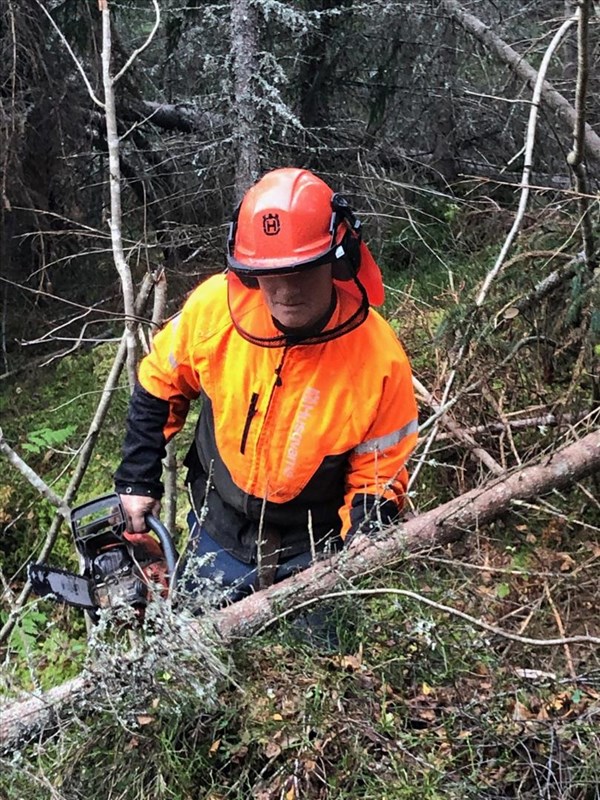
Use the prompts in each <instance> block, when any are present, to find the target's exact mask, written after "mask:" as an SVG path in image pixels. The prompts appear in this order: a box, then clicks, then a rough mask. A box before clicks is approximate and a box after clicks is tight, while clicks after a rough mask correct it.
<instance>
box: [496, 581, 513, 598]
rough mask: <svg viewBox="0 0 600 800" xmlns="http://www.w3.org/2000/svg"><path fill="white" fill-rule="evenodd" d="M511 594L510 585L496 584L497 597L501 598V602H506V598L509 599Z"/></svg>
mask: <svg viewBox="0 0 600 800" xmlns="http://www.w3.org/2000/svg"><path fill="white" fill-rule="evenodd" d="M509 594H510V586H509V585H508V583H498V584H496V596H497V597H499V598H500V600H504V598H505V597H508V595H509Z"/></svg>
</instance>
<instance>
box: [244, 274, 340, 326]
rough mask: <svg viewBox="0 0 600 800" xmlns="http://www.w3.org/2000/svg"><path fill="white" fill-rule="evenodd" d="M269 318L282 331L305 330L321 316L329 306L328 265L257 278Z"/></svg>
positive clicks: (329, 275)
mask: <svg viewBox="0 0 600 800" xmlns="http://www.w3.org/2000/svg"><path fill="white" fill-rule="evenodd" d="M257 280H258V285H259V286H260V289H261V291H262V293H263V296H264V298H265V302H266V304H267V306H268V308H269V311H270V312H271V315H272V316H273V317H274V318H275V319H276V320H277V322H279V324H280V325H283V327H284V328H307V327H310V326H311V325H314V324H315V322H317V321H318V320H319V319H320V318H321V317H323V316H324V315H325V313H326V312H327V309H328V308H329V305H330V303H331V291H332V286H333V278H332V277H331V265H330V264H323V265H321V266H320V267H314V269H308V270H305V271H304V272H296V273H290V274H289V275H273V276H269V277H265V278H258V279H257Z"/></svg>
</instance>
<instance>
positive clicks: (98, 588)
mask: <svg viewBox="0 0 600 800" xmlns="http://www.w3.org/2000/svg"><path fill="white" fill-rule="evenodd" d="M70 521H71V530H72V532H73V539H74V542H75V547H76V549H77V552H78V554H79V557H80V562H81V565H82V569H81V574H79V575H78V574H76V573H73V572H68V571H66V570H62V569H56V568H53V567H50V566H48V565H47V564H30V566H29V570H28V572H29V580H30V582H31V585H32V588H33V591H34V592H35V593H36V594H37V595H39V596H40V597H46V596H49V595H51V596H53V597H54V599H56V600H58V601H60V602H64V603H68V604H69V605H73V606H76V607H78V608H84V609H86V610H87V611H88V612H91V615H92V617H93V618H96V616H97V612H98V611H100V610H101V609H105V608H116V607H123V606H133V607H134V608H138V609H139V608H143V607H144V606H145V605H146V603H147V602H148V600H149V599H150V596H151V591H152V585H153V584H154V585H155V584H156V583H157V582H160V583H161V584H162V586H163V591H162V592H161V593H163V594H164V593H165V592H166V591H167V590H168V586H169V580H170V579H171V578H172V577H173V576H174V575H175V571H176V566H177V560H178V555H177V551H176V549H175V546H174V544H173V540H172V538H171V536H170V534H169V532H168V531H167V529H166V528H165V527H164V525H163V524H162V523H161V522H160V521H159V520H158V519H156V517H153V516H152V515H148V516H147V517H146V522H147V524H148V528H149V530H152V531H153V532H155V533H156V534H157V536H158V539H159V542H160V545H161V549H162V552H163V555H164V561H165V562H166V569H164V568H162V565H161V561H160V560H157V558H156V556H153V555H151V554H150V553H148V552H145V551H144V549H143V548H140V547H139V546H137V545H132V544H131V542H129V541H128V540H127V538H126V537H125V531H126V518H125V512H124V511H123V507H122V505H121V501H120V499H119V496H118V495H116V494H111V495H106V496H105V497H100V498H98V499H96V500H92V501H91V502H89V503H84V504H83V505H81V506H77V507H76V508H74V509H73V510H72V512H71V520H70ZM159 565H161V566H160V567H159Z"/></svg>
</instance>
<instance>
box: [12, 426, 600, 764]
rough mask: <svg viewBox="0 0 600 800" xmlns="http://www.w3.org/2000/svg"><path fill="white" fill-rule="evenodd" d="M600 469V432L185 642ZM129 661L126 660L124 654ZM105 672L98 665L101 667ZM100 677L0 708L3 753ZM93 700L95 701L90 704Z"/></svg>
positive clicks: (262, 614)
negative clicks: (518, 501)
mask: <svg viewBox="0 0 600 800" xmlns="http://www.w3.org/2000/svg"><path fill="white" fill-rule="evenodd" d="M599 469H600V431H595V432H593V433H589V434H588V435H587V436H585V437H583V438H582V439H580V440H578V441H576V442H573V443H572V444H569V445H566V446H565V447H563V448H561V449H559V450H557V451H556V452H555V453H554V454H549V455H548V456H547V457H546V458H544V459H542V460H540V461H539V462H538V463H537V464H534V465H532V466H528V467H523V468H522V469H520V470H518V471H516V472H513V473H512V474H511V475H508V476H503V477H501V478H498V479H496V480H494V481H492V482H490V483H488V484H486V485H485V486H482V487H480V488H477V489H473V490H471V491H470V492H466V493H465V494H463V495H460V496H459V497H456V498H455V499H454V500H451V501H450V502H448V503H445V504H444V505H442V506H438V507H437V508H434V509H432V510H431V511H428V512H426V513H425V514H421V515H419V516H418V517H415V518H413V519H411V520H409V521H408V522H405V523H403V524H400V525H397V526H394V527H391V528H390V529H388V530H387V531H386V535H385V538H382V539H378V540H376V541H371V540H369V539H366V538H364V537H361V538H360V539H358V540H357V542H356V544H355V545H353V546H352V547H350V548H349V549H348V550H344V551H342V553H340V554H339V555H338V556H336V557H334V558H332V559H330V560H328V561H322V562H319V563H317V564H315V565H314V566H312V567H310V568H309V569H307V570H305V571H304V572H301V573H299V574H298V575H295V576H294V577H292V578H289V579H288V580H286V581H283V582H282V583H280V584H277V585H275V586H272V587H271V588H269V589H267V590H265V591H262V592H257V593H256V594H254V595H251V596H250V597H248V598H246V599H245V600H242V601H240V602H239V603H235V604H234V605H232V606H229V607H228V608H225V609H223V610H220V611H215V612H212V613H211V614H208V615H206V616H205V617H203V618H201V619H199V620H198V621H194V622H190V623H189V624H188V625H187V626H186V629H185V631H184V632H183V638H182V642H183V643H184V644H185V645H186V646H187V647H188V648H190V647H194V643H195V642H198V641H201V642H203V645H204V647H206V643H207V640H210V638H211V636H212V637H213V638H214V632H216V633H217V634H218V638H219V641H220V642H221V643H225V644H226V643H228V642H231V641H232V640H233V639H234V638H238V637H246V636H250V635H251V634H253V633H254V632H256V631H257V630H258V629H260V628H262V627H263V626H265V625H266V624H268V623H269V622H272V621H273V620H274V619H276V618H277V615H278V613H280V612H281V610H282V609H289V608H290V607H292V606H295V605H298V604H300V603H303V602H306V601H309V600H314V599H315V598H318V597H320V596H322V595H324V594H326V593H327V592H331V591H332V590H334V589H335V588H336V586H338V585H339V584H340V583H342V582H344V584H346V585H347V581H348V579H351V578H354V577H357V576H360V575H362V574H364V573H365V571H367V570H369V571H371V570H373V569H376V568H378V567H383V566H386V565H389V564H390V562H391V561H393V560H394V559H398V558H400V557H402V555H403V554H405V553H407V552H411V553H414V552H417V551H420V550H424V549H431V548H432V547H435V546H437V545H441V544H446V543H449V542H452V541H456V540H458V539H460V538H462V537H463V536H464V535H465V533H467V532H468V531H470V530H472V529H473V528H474V527H475V526H479V525H482V524H484V523H487V522H490V521H491V520H493V519H495V518H497V517H499V516H501V515H502V514H504V513H506V512H507V511H509V510H510V508H511V505H512V503H514V501H516V500H527V499H531V498H534V497H538V496H539V495H543V494H545V493H547V492H549V491H552V490H553V489H561V488H565V487H567V486H569V485H571V484H573V483H575V482H576V481H579V480H581V479H582V478H584V477H586V476H587V475H590V474H592V473H593V472H595V471H597V470H599ZM124 662H125V658H124ZM99 671H100V670H98V672H99ZM97 683H98V679H97V677H96V678H95V677H94V674H93V672H92V674H90V675H83V676H80V677H77V678H74V679H73V680H71V681H68V682H67V683H65V684H62V685H61V686H58V687H56V688H54V689H51V690H50V691H47V692H44V693H42V694H40V695H37V696H35V697H31V698H29V699H27V700H25V701H18V702H14V703H12V704H5V705H4V707H0V750H3V751H7V750H10V749H11V748H12V747H14V746H15V745H17V744H19V743H21V742H24V741H27V740H29V739H30V738H31V737H32V736H33V735H35V734H36V733H37V732H39V731H40V729H43V728H45V727H46V726H51V725H52V724H54V720H55V719H56V715H57V713H58V712H60V713H61V715H62V716H64V715H65V713H66V712H65V709H67V711H68V706H72V705H73V704H75V703H76V702H77V701H78V700H79V699H80V698H82V697H86V698H87V697H88V696H89V695H91V694H92V693H93V691H94V689H95V687H96V686H97ZM88 705H89V704H88Z"/></svg>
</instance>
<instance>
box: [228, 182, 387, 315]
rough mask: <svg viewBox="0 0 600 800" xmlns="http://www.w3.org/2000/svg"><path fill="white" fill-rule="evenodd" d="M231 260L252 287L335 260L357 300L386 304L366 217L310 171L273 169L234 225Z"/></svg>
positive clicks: (340, 276)
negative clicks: (260, 281)
mask: <svg viewBox="0 0 600 800" xmlns="http://www.w3.org/2000/svg"><path fill="white" fill-rule="evenodd" d="M227 264H228V267H229V269H230V270H231V272H233V273H234V274H235V275H236V276H237V277H238V278H239V279H240V280H241V282H242V283H243V284H244V285H245V286H247V287H254V286H256V285H257V283H256V278H258V277H264V276H268V275H276V274H289V273H290V272H298V271H303V270H307V269H311V268H313V267H317V266H319V265H321V264H331V265H332V268H333V272H332V274H333V278H334V280H336V281H344V282H345V288H346V289H347V290H348V291H350V293H351V294H353V295H354V296H355V297H357V299H360V300H365V301H366V300H368V302H369V303H370V304H371V305H381V303H383V298H384V290H383V282H382V279H381V272H380V270H379V267H378V266H377V264H376V263H375V260H374V258H373V256H372V255H371V253H370V251H369V249H368V247H367V246H366V244H365V243H364V242H363V241H362V224H361V222H360V220H359V219H357V217H356V216H355V215H354V213H353V211H352V209H351V207H350V205H349V203H348V201H347V200H346V198H345V197H343V196H342V195H340V194H336V193H334V192H333V191H332V190H331V188H330V187H329V186H328V185H327V184H326V183H325V181H323V180H321V178H318V177H317V176H316V175H314V174H313V173H312V172H309V171H308V170H305V169H297V168H292V167H289V168H283V169H276V170H273V171H272V172H268V173H267V174H266V175H264V176H263V178H261V180H259V181H258V183H256V184H255V185H254V186H253V187H252V188H251V189H250V190H249V191H248V192H247V193H246V195H245V196H244V199H243V200H242V202H241V204H240V206H239V207H238V209H237V211H236V214H235V217H234V220H233V222H232V223H231V224H230V226H229V235H228V238H227ZM365 294H366V298H365Z"/></svg>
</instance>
